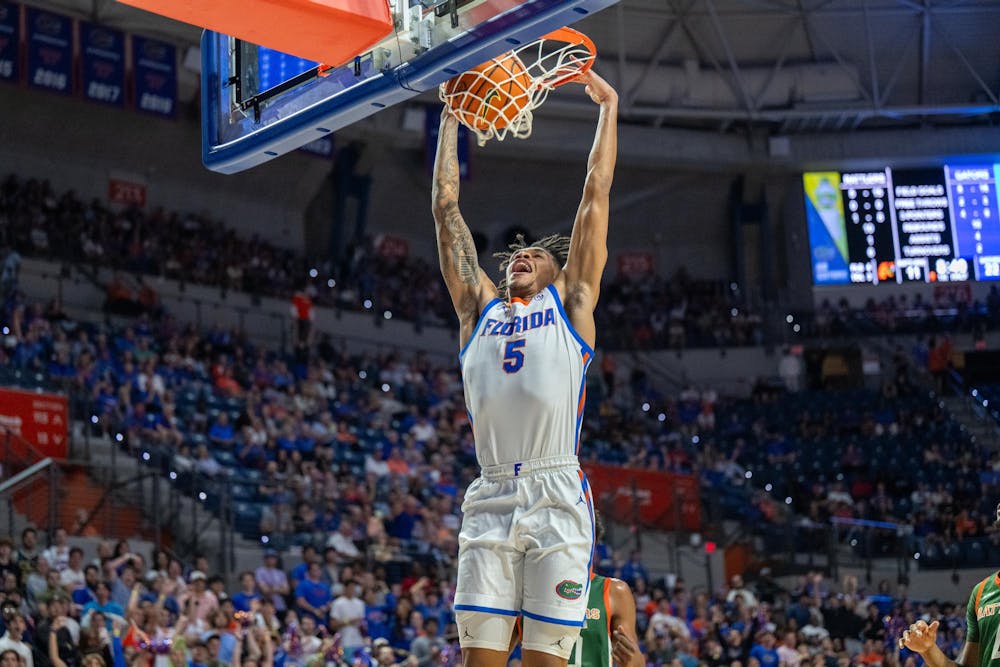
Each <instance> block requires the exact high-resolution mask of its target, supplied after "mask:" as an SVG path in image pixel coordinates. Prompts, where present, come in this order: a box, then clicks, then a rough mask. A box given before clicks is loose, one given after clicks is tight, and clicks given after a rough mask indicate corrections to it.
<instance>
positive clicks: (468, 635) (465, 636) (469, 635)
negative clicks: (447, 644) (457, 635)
mask: <svg viewBox="0 0 1000 667" xmlns="http://www.w3.org/2000/svg"><path fill="white" fill-rule="evenodd" d="M462 632H464V633H465V634H463V635H462V639H475V637H473V636H472V635H471V634H469V628H462Z"/></svg>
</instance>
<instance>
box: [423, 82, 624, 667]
mask: <svg viewBox="0 0 1000 667" xmlns="http://www.w3.org/2000/svg"><path fill="white" fill-rule="evenodd" d="M580 81H581V82H582V83H584V84H586V86H587V93H588V94H589V96H590V98H591V99H592V100H593V101H594V102H595V103H597V104H598V105H599V106H600V117H599V120H598V124H597V132H596V136H595V139H594V144H593V147H592V149H591V152H590V158H589V160H588V163H587V176H586V181H585V184H584V189H583V197H582V200H581V202H580V206H579V209H578V210H577V215H576V220H575V222H574V225H573V232H572V236H571V237H570V239H569V240H568V242H567V241H566V240H565V239H561V238H558V237H548V238H546V239H543V240H542V241H540V242H538V243H536V244H534V245H532V246H528V247H522V246H523V243H519V244H517V247H512V251H513V252H512V253H510V254H509V255H505V256H504V262H503V264H502V267H501V268H502V269H503V271H504V280H503V281H502V283H501V284H500V287H499V288H498V287H497V286H496V285H494V283H493V282H492V281H491V280H490V278H489V277H488V276H487V275H486V273H485V272H484V271H483V270H482V268H480V266H479V260H478V256H477V253H476V248H475V245H474V244H473V241H472V234H471V233H470V232H469V228H468V226H467V225H466V223H465V220H464V219H463V217H462V214H461V212H460V211H459V207H458V190H459V174H458V159H457V155H456V134H457V131H458V121H457V120H456V119H455V118H454V117H453V116H452V115H451V113H450V112H449V110H448V109H447V108H446V109H445V111H444V113H443V114H442V118H441V130H440V135H439V137H438V149H437V156H436V159H435V165H434V186H433V194H432V198H433V201H432V203H433V212H434V221H435V227H436V230H437V241H438V253H439V259H440V263H441V273H442V274H443V276H444V280H445V283H446V284H447V286H448V291H449V292H450V294H451V298H452V302H453V304H454V306H455V311H456V312H457V314H458V319H459V322H460V330H461V339H462V343H463V344H462V348H461V351H460V353H459V359H460V361H461V364H462V379H463V381H464V385H465V401H466V407H467V408H468V411H469V415H470V419H471V420H472V424H473V432H474V434H475V440H476V456H477V458H478V461H479V465H480V466H481V468H482V472H481V475H480V476H479V477H478V478H477V479H476V480H475V481H473V483H472V484H471V485H470V486H469V489H468V491H467V492H466V495H465V502H464V503H463V505H462V511H463V515H464V516H463V519H462V529H461V532H460V534H459V561H458V581H457V585H456V592H455V611H456V621H457V623H458V629H459V639H460V643H461V645H462V651H463V661H464V664H465V667H503V666H504V665H505V663H506V660H507V648H508V643H509V640H510V637H511V633H512V630H513V628H514V622H515V620H516V619H517V618H518V617H522V618H523V622H524V628H523V638H522V647H523V649H524V652H523V663H524V665H525V667H564V666H565V665H566V664H567V659H568V658H569V654H570V651H571V649H572V647H573V642H574V641H575V640H576V637H577V635H578V634H579V632H580V628H581V626H582V625H583V619H584V614H585V612H586V607H587V599H588V593H589V590H588V589H589V585H590V576H589V572H590V564H589V561H590V555H591V551H592V546H593V539H594V527H593V516H592V510H591V502H590V488H589V485H588V484H587V481H586V477H585V476H584V474H583V472H582V471H581V470H580V467H579V462H578V460H577V445H578V442H579V432H580V425H581V422H582V418H583V405H584V387H585V376H586V371H587V366H588V365H589V363H590V361H591V359H592V358H593V354H594V351H593V348H594V341H595V337H596V331H595V325H594V314H593V312H594V307H595V305H596V304H597V298H598V294H599V291H600V281H601V275H602V273H603V272H604V265H605V262H606V261H607V256H608V251H607V231H608V204H609V195H610V190H611V181H612V177H613V172H614V166H615V160H616V152H617V114H618V109H617V107H618V96H617V94H616V93H615V91H614V89H612V88H611V86H610V85H608V83H607V82H606V81H604V80H603V79H602V78H601V77H599V76H598V75H597V74H594V73H593V72H591V73H588V74H586V75H584V76H583V77H581V79H580Z"/></svg>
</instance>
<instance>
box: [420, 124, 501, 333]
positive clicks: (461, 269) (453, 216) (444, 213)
mask: <svg viewBox="0 0 1000 667" xmlns="http://www.w3.org/2000/svg"><path fill="white" fill-rule="evenodd" d="M457 143H458V119H456V118H455V117H454V116H453V115H452V114H451V113H450V112H449V110H448V107H445V108H444V109H443V110H442V112H441V128H440V130H439V133H438V145H437V154H436V155H435V157H434V184H433V187H432V189H431V209H432V211H433V213H434V228H435V231H436V233H437V244H438V260H439V261H440V264H441V275H442V276H444V281H445V284H446V285H447V286H448V293H449V294H450V295H451V301H452V304H453V305H454V306H455V313H456V314H457V315H458V319H459V322H460V324H461V337H462V343H463V344H464V343H465V341H466V340H467V339H468V337H469V336H471V335H472V329H473V328H474V327H475V326H476V321H477V320H478V318H479V313H480V311H481V310H482V308H483V307H484V306H485V305H486V303H487V302H488V301H489V300H490V299H492V298H493V297H495V296H496V295H497V288H496V286H495V285H494V284H493V281H491V280H490V279H489V276H487V275H486V273H485V272H484V271H483V270H482V268H480V266H479V255H478V253H477V252H476V244H475V243H474V242H473V240H472V232H470V231H469V227H468V225H466V224H465V219H464V218H463V217H462V212H461V211H460V210H459V208H458V186H459V171H458V150H457Z"/></svg>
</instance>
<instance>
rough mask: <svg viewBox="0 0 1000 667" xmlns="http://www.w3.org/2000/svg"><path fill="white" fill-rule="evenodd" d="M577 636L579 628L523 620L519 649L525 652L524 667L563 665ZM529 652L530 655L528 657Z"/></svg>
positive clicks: (554, 666)
mask: <svg viewBox="0 0 1000 667" xmlns="http://www.w3.org/2000/svg"><path fill="white" fill-rule="evenodd" d="M579 636H580V627H579V626H572V625H560V624H557V623H548V622H546V621H538V620H535V619H531V618H525V619H524V628H523V636H522V637H521V648H522V649H523V650H524V651H525V653H524V667H560V666H561V665H565V664H566V661H567V659H568V658H569V656H570V654H571V653H572V652H573V645H574V644H575V643H576V640H577V637H579ZM529 651H530V652H531V654H532V655H529V653H528V652H529ZM534 654H537V655H534Z"/></svg>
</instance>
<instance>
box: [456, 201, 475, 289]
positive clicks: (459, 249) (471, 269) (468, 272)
mask: <svg viewBox="0 0 1000 667" xmlns="http://www.w3.org/2000/svg"><path fill="white" fill-rule="evenodd" d="M459 221H460V222H461V218H459ZM461 224H462V227H465V223H461ZM451 257H452V261H453V262H454V263H455V272H456V273H457V274H458V277H459V278H460V279H461V281H462V282H463V283H465V284H467V285H472V286H476V285H478V284H479V257H478V255H477V253H476V244H475V243H473V241H472V235H471V234H470V233H469V230H468V228H465V229H463V230H462V231H460V232H459V233H458V234H457V235H456V237H455V240H454V241H452V245H451Z"/></svg>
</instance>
